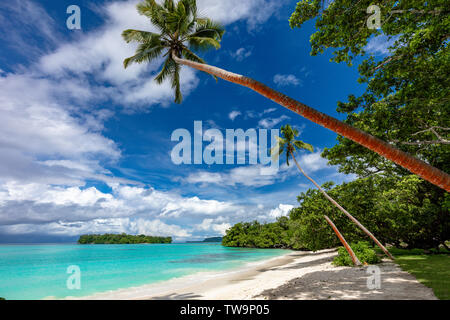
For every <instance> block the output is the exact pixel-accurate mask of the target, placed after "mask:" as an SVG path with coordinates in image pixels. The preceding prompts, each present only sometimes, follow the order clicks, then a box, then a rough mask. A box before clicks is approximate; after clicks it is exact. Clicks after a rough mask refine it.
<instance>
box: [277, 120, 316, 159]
mask: <svg viewBox="0 0 450 320" xmlns="http://www.w3.org/2000/svg"><path fill="white" fill-rule="evenodd" d="M280 132H281V135H282V138H280V137H278V138H277V140H278V141H277V144H276V145H275V146H274V147H273V148H272V149H271V150H270V153H271V155H272V156H273V157H278V156H280V155H281V154H282V153H283V152H286V163H287V165H288V166H289V157H291V156H292V157H294V153H295V150H296V149H298V150H302V149H305V150H309V151H311V152H314V147H313V146H312V145H310V144H308V143H305V142H303V141H300V140H295V138H296V137H298V136H299V132H298V130H297V129H292V127H291V126H290V125H288V124H287V125H285V126H282V127H281V129H280Z"/></svg>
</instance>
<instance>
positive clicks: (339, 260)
mask: <svg viewBox="0 0 450 320" xmlns="http://www.w3.org/2000/svg"><path fill="white" fill-rule="evenodd" d="M350 247H352V250H353V252H354V253H355V255H356V257H358V259H359V261H361V263H362V264H376V263H380V262H381V259H380V257H379V256H378V255H377V253H376V252H375V250H374V249H372V248H371V247H370V246H369V243H368V242H365V241H360V242H358V243H355V244H351V245H350ZM333 264H334V265H335V266H348V267H353V266H354V264H353V261H352V258H351V257H350V255H349V254H348V252H347V250H345V248H344V247H340V248H339V249H338V255H337V256H336V257H335V258H334V259H333Z"/></svg>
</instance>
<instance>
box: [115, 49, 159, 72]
mask: <svg viewBox="0 0 450 320" xmlns="http://www.w3.org/2000/svg"><path fill="white" fill-rule="evenodd" d="M163 50H164V47H163V46H154V45H152V44H151V43H144V44H140V45H139V46H138V48H137V50H136V54H135V55H134V56H132V57H129V58H127V59H125V60H124V61H123V66H124V68H125V69H126V68H128V67H129V66H130V65H131V64H133V63H143V62H147V63H148V62H151V61H153V60H154V59H156V58H158V57H159V56H160V55H161V52H162V51H163Z"/></svg>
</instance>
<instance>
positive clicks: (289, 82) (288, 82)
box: [273, 74, 302, 87]
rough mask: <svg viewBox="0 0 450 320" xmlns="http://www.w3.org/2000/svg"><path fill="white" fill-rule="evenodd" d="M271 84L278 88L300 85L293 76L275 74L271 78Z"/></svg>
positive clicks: (298, 80) (297, 79) (299, 81)
mask: <svg viewBox="0 0 450 320" xmlns="http://www.w3.org/2000/svg"><path fill="white" fill-rule="evenodd" d="M273 82H274V83H275V84H276V85H278V86H280V87H286V86H299V85H300V84H301V83H302V82H301V80H300V79H299V78H297V77H296V76H295V75H293V74H276V75H275V76H274V77H273Z"/></svg>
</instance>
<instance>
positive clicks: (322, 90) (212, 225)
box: [0, 0, 383, 242]
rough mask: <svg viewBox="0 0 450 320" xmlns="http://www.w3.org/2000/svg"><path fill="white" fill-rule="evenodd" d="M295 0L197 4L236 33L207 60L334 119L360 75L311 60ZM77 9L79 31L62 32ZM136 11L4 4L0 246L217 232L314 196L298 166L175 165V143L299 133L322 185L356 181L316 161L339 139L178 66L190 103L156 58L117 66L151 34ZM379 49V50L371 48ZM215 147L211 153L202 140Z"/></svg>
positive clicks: (0, 21)
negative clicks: (184, 136)
mask: <svg viewBox="0 0 450 320" xmlns="http://www.w3.org/2000/svg"><path fill="white" fill-rule="evenodd" d="M295 3H296V1H288V0H285V1H279V0H276V1H275V0H274V1H272V0H247V1H240V0H227V1H223V0H198V4H199V8H200V10H201V12H202V13H203V14H205V15H207V16H209V17H211V18H213V19H215V20H217V21H220V22H221V23H222V24H223V25H224V26H225V27H226V30H227V33H226V34H225V36H224V39H223V42H222V48H221V49H220V50H218V51H211V52H207V53H204V54H203V57H204V58H205V59H206V61H207V62H209V63H210V64H213V65H216V66H219V67H221V68H224V69H227V70H230V71H233V72H236V73H240V74H244V75H247V76H250V77H253V78H255V79H257V80H259V81H261V82H264V83H266V84H267V85H269V86H272V87H273V88H276V89H278V90H280V91H282V92H283V93H286V94H288V95H290V96H291V97H293V98H295V99H297V100H299V101H301V102H303V103H305V104H308V105H310V106H312V107H314V108H317V109H319V110H320V111H322V112H325V113H327V114H329V115H332V116H335V117H341V115H339V114H337V113H336V103H337V101H339V100H341V101H343V100H346V97H347V95H348V94H360V93H362V92H363V90H364V87H363V86H362V85H359V84H358V83H357V81H356V80H357V78H358V74H357V70H356V67H348V66H346V65H344V64H342V65H337V64H335V63H331V62H329V58H330V56H329V55H328V54H324V55H321V56H317V57H311V56H310V55H309V52H310V46H309V37H310V35H311V34H312V33H313V32H314V25H313V23H308V24H306V25H305V26H304V28H302V29H300V30H299V29H296V30H291V29H290V28H289V23H288V19H289V16H290V14H291V12H292V11H293V10H294V8H295ZM72 4H76V5H78V6H79V7H80V8H81V26H82V30H69V29H67V27H66V19H67V17H68V14H66V8H67V7H68V6H69V5H72ZM135 4H136V1H103V2H102V1H98V2H95V4H93V2H92V1H81V0H70V1H49V0H48V1H47V0H46V1H18V0H15V1H9V2H2V3H1V4H0V41H1V43H2V45H1V53H2V54H1V55H0V114H1V116H0V241H2V242H8V241H36V242H42V241H72V240H73V239H76V238H77V236H78V235H80V234H85V233H92V232H96V233H104V232H127V233H146V234H153V235H170V236H173V237H174V238H175V239H176V240H177V241H183V240H186V239H201V238H203V237H207V236H217V235H221V234H223V232H224V231H225V230H226V229H227V228H228V227H229V226H231V225H233V224H234V223H236V222H239V221H242V220H244V221H251V220H255V219H257V220H260V221H273V220H274V219H276V218H277V217H279V216H281V215H286V214H287V212H288V210H289V209H290V208H292V207H293V206H294V205H296V196H297V195H298V194H299V193H300V192H302V191H305V190H307V189H308V188H310V187H311V185H310V184H308V181H307V180H306V179H305V178H303V177H302V176H300V175H299V173H298V172H297V171H296V169H295V168H292V167H291V168H286V166H285V165H282V166H281V170H280V172H279V173H278V174H276V175H272V176H261V174H260V171H259V167H258V166H255V165H249V164H247V165H239V166H238V165H210V166H208V165H180V166H177V165H174V164H173V163H172V161H171V158H170V153H171V150H172V148H173V147H174V146H175V145H176V142H172V141H171V134H172V132H173V131H174V130H176V129H178V128H185V129H187V130H189V131H190V132H191V133H192V134H193V130H194V121H202V122H203V126H204V130H207V129H210V128H216V129H219V130H221V132H223V133H224V134H225V130H226V129H239V128H242V129H244V130H247V129H251V128H254V129H272V128H279V127H280V126H281V125H283V124H286V123H290V124H291V125H293V126H295V127H297V128H298V129H299V130H300V132H301V137H300V139H302V140H303V141H305V142H308V143H310V144H312V145H314V147H315V152H314V153H306V152H305V153H300V154H299V160H300V163H301V164H302V165H303V166H304V168H305V170H306V171H307V172H309V173H310V174H311V176H312V177H313V178H314V179H316V180H317V181H318V182H320V183H324V182H326V181H335V182H337V183H340V182H342V181H348V180H351V179H352V178H353V177H350V176H345V175H342V174H340V173H338V171H337V168H336V167H330V166H328V165H327V162H326V160H324V159H322V158H321V157H320V152H321V150H323V149H324V148H325V147H331V146H333V145H334V144H335V143H336V135H335V134H334V133H333V132H331V131H328V130H327V129H324V128H322V127H320V126H318V125H315V124H314V123H311V122H309V121H308V120H305V119H303V118H301V117H300V116H298V115H296V114H294V113H292V112H290V111H288V110H285V109H283V108H282V107H280V106H278V105H276V104H274V103H272V102H271V101H268V100H267V99H265V98H263V97H261V96H259V95H257V94H255V93H253V92H251V91H249V90H248V89H246V88H242V87H239V86H237V85H234V84H231V83H226V82H224V81H222V80H219V81H218V82H217V83H216V82H215V81H214V80H213V79H212V78H211V77H210V76H208V75H205V74H202V73H200V72H197V71H194V70H191V69H188V68H183V71H182V90H183V93H184V98H185V100H184V102H183V103H182V104H181V105H175V104H174V103H173V96H172V91H171V88H170V85H169V84H167V83H165V84H163V85H161V86H158V85H156V83H155V82H154V81H153V77H154V74H155V72H156V71H157V70H158V68H159V67H160V63H161V60H158V61H156V62H154V63H152V64H151V65H142V66H133V67H131V68H129V69H127V70H124V69H123V67H122V61H123V59H124V58H126V57H128V56H130V55H132V54H133V50H134V47H133V45H127V44H126V43H125V42H124V41H123V40H122V39H121V37H120V33H121V31H122V30H124V29H128V28H138V29H145V30H149V31H152V30H153V27H152V26H151V25H150V23H149V22H148V21H147V20H146V19H145V18H144V17H142V16H139V15H138V14H137V12H136V10H135ZM370 46H371V47H370V49H371V50H372V51H373V53H377V52H378V53H382V50H383V43H379V42H378V43H377V42H373V43H371V44H370ZM205 145H206V144H205Z"/></svg>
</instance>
